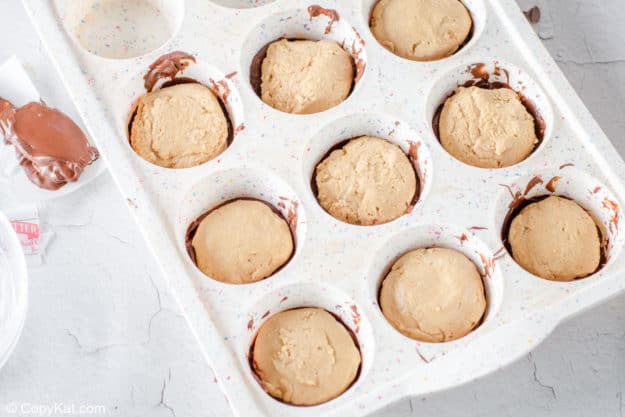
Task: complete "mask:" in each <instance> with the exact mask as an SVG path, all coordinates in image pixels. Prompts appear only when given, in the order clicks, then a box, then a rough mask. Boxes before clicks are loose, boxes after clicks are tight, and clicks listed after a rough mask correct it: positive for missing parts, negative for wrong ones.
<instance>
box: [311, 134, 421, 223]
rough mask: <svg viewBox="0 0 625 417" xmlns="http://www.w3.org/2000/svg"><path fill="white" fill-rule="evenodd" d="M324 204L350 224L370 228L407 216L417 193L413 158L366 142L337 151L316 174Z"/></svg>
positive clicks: (392, 147)
mask: <svg viewBox="0 0 625 417" xmlns="http://www.w3.org/2000/svg"><path fill="white" fill-rule="evenodd" d="M315 181H316V185H317V191H318V193H317V199H318V200H319V204H320V205H321V206H322V207H323V208H324V209H325V210H326V211H327V212H328V213H330V214H331V215H332V216H334V217H336V218H337V219H339V220H342V221H344V222H347V223H352V224H359V225H364V226H370V225H374V224H382V223H387V222H390V221H392V220H395V219H396V218H398V217H401V216H402V215H404V214H406V212H407V210H408V208H409V207H410V205H411V204H412V202H413V200H414V198H415V195H416V193H417V175H416V173H415V169H414V167H413V165H412V163H411V162H410V160H409V159H408V156H406V154H405V153H404V152H403V151H402V150H401V148H400V147H399V146H397V145H395V144H393V143H391V142H389V141H387V140H384V139H380V138H376V137H371V136H362V137H359V138H356V139H352V140H350V141H349V142H348V143H347V144H346V145H345V146H343V147H342V148H340V149H337V150H335V151H332V153H330V155H329V156H328V157H326V158H325V159H324V160H323V161H322V162H321V163H320V164H319V165H318V166H317V168H316V176H315Z"/></svg>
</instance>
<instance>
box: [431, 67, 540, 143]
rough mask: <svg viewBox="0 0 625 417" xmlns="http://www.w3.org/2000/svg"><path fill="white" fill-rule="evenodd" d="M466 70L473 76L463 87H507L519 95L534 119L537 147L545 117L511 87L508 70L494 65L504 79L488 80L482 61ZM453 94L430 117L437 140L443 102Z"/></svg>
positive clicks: (530, 101) (534, 105) (527, 99)
mask: <svg viewBox="0 0 625 417" xmlns="http://www.w3.org/2000/svg"><path fill="white" fill-rule="evenodd" d="M467 72H468V73H470V74H471V75H472V76H473V78H472V79H470V80H468V81H466V82H465V83H464V84H462V87H465V88H469V87H478V88H484V89H487V90H495V89H499V88H508V89H510V90H512V91H514V92H515V93H516V94H517V96H518V97H519V100H521V103H522V104H523V106H524V107H525V109H526V110H527V112H528V113H529V114H530V115H531V116H532V118H533V119H534V131H535V133H536V138H537V139H538V143H537V144H536V146H535V147H534V151H535V150H536V149H538V147H539V146H540V142H542V141H543V139H544V137H545V130H546V128H547V126H546V123H545V119H544V118H543V116H542V115H541V114H540V112H539V111H538V108H537V107H536V104H534V102H532V100H530V99H529V98H528V97H527V96H525V94H523V93H522V92H520V91H516V90H515V89H513V88H512V86H511V85H510V74H509V72H508V70H507V69H505V68H501V67H500V66H499V65H495V68H494V70H493V74H494V75H495V76H498V77H499V76H501V75H502V74H504V75H505V78H506V81H491V80H490V77H491V74H490V73H489V71H488V69H487V66H486V64H484V63H478V64H473V65H470V66H469V67H467ZM454 94H456V92H455V91H454V92H453V93H451V94H449V95H448V96H447V97H446V98H445V100H443V102H442V103H441V104H440V105H439V106H438V108H437V109H436V111H435V112H434V117H433V119H432V128H433V130H434V134H435V135H436V137H437V138H438V139H439V140H440V118H441V113H442V112H443V107H444V106H445V103H446V102H447V100H449V99H450V98H451V97H453V95H454Z"/></svg>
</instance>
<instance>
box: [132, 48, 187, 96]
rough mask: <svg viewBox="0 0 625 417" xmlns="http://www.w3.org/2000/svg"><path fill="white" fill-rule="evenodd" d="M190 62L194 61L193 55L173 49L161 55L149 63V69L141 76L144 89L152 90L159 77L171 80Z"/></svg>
mask: <svg viewBox="0 0 625 417" xmlns="http://www.w3.org/2000/svg"><path fill="white" fill-rule="evenodd" d="M192 62H193V63H194V62H195V57H193V56H192V55H190V54H188V53H186V52H182V51H174V52H170V53H168V54H165V55H163V56H161V57H160V58H158V59H157V60H156V61H154V62H153V63H152V65H150V69H149V71H148V72H147V74H145V76H144V77H143V79H144V80H145V83H144V86H145V89H146V90H147V91H148V92H150V91H152V90H153V89H154V87H155V86H156V84H157V83H158V82H159V81H160V80H161V79H167V78H168V79H170V80H173V79H174V78H175V77H176V75H178V73H180V72H182V71H184V70H185V69H186V68H187V67H188V66H189V65H190V64H191V63H192Z"/></svg>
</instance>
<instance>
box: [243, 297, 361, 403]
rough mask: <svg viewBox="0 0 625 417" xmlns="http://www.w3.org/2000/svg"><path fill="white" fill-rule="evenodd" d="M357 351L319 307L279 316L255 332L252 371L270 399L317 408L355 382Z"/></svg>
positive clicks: (345, 334)
mask: <svg viewBox="0 0 625 417" xmlns="http://www.w3.org/2000/svg"><path fill="white" fill-rule="evenodd" d="M360 362H361V358H360V351H359V350H358V347H357V346H356V344H355V343H354V340H353V339H352V336H351V334H350V333H349V331H348V330H347V329H346V328H345V326H344V325H343V324H342V323H340V322H339V321H338V320H337V319H336V318H334V316H332V314H330V313H328V312H327V311H325V310H322V309H319V308H300V309H296V310H288V311H283V312H281V313H278V314H276V315H275V316H273V317H271V318H270V319H269V320H267V322H266V323H265V324H263V326H262V327H261V328H260V330H259V332H258V336H257V337H256V342H255V343H254V348H253V351H252V363H253V366H254V371H255V372H256V374H257V375H258V377H259V378H260V380H261V383H262V385H263V387H264V388H265V390H266V391H267V392H268V393H269V394H270V395H271V396H273V397H275V398H277V399H279V400H282V401H284V402H286V403H289V404H293V405H317V404H321V403H323V402H326V401H329V400H331V399H333V398H336V397H338V396H339V395H341V394H342V393H343V392H344V391H345V390H346V389H347V388H349V387H350V385H351V384H352V383H353V382H354V380H355V379H356V376H357V375H358V370H359V369H360Z"/></svg>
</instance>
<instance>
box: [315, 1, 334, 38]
mask: <svg viewBox="0 0 625 417" xmlns="http://www.w3.org/2000/svg"><path fill="white" fill-rule="evenodd" d="M308 14H309V15H310V20H313V19H314V18H315V17H318V16H326V17H327V18H328V19H330V21H329V22H328V25H327V26H326V30H325V31H324V33H325V34H326V35H327V34H328V33H330V32H331V31H332V25H333V24H334V23H335V22H338V21H339V20H341V17H340V16H339V13H338V12H337V11H336V10H334V9H326V8H324V7H321V6H319V5H317V4H314V5H312V6H308Z"/></svg>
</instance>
